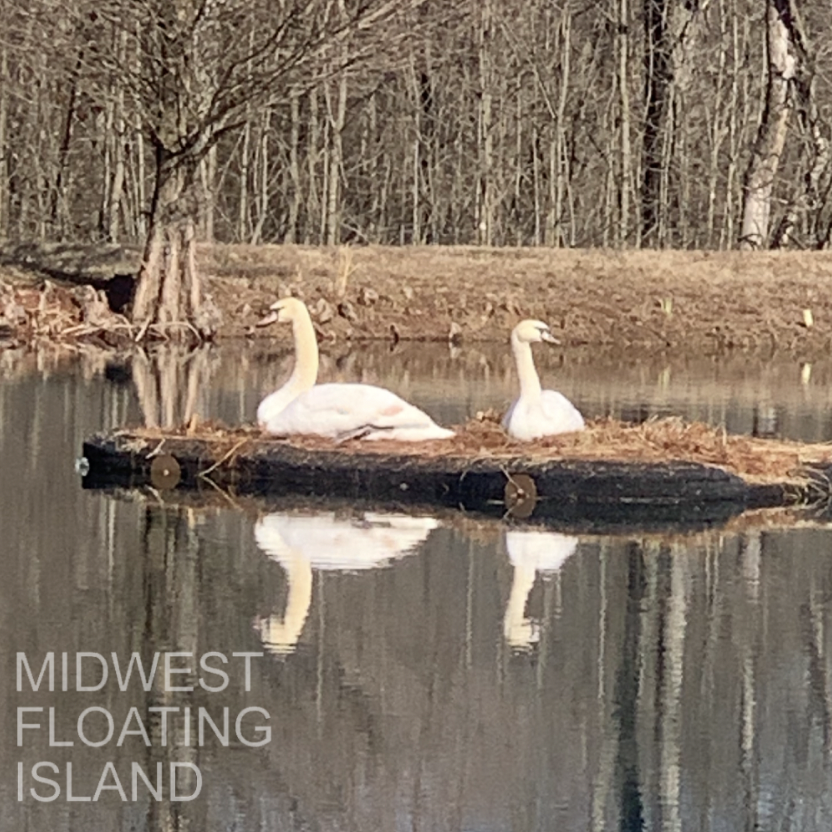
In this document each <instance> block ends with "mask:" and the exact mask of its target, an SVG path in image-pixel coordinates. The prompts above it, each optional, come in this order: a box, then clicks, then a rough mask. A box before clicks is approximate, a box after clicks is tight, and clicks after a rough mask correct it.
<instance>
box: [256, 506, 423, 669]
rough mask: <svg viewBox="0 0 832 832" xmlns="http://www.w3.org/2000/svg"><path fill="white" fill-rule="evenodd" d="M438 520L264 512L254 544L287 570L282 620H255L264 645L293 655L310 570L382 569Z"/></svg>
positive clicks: (305, 613)
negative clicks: (351, 517)
mask: <svg viewBox="0 0 832 832" xmlns="http://www.w3.org/2000/svg"><path fill="white" fill-rule="evenodd" d="M438 525H439V522H438V521H437V520H436V519H435V518H433V517H413V516H410V515H407V514H386V513H374V512H365V513H364V514H362V516H361V517H360V518H354V519H347V518H343V517H337V516H336V515H335V514H333V513H331V512H328V513H325V514H317V515H314V516H308V515H295V514H268V515H266V516H265V517H263V518H261V519H260V520H258V522H257V524H256V525H255V527H254V538H255V540H256V542H257V546H258V547H259V548H260V549H261V550H262V551H263V552H265V554H266V555H268V556H269V557H270V558H272V559H273V560H276V561H277V562H278V563H279V564H280V565H281V566H282V567H283V569H284V571H285V572H286V580H287V582H288V585H289V586H288V598H287V599H286V608H285V611H284V613H283V615H282V616H278V615H269V616H266V617H264V618H259V619H257V620H256V621H255V622H254V626H255V629H256V630H257V632H258V634H259V636H260V639H261V641H262V642H263V645H264V646H265V647H266V649H267V650H269V651H271V652H273V653H277V654H284V655H285V654H287V653H291V652H293V651H294V649H295V647H296V646H297V643H298V640H299V639H300V635H301V632H302V631H303V625H304V623H305V622H306V618H307V616H308V615H309V608H310V606H311V605H312V570H313V569H314V570H332V571H341V572H358V571H364V570H367V569H377V568H379V567H383V566H387V565H389V563H390V562H391V561H392V560H395V559H396V558H401V557H404V556H405V555H409V554H413V553H414V552H415V551H416V549H417V547H418V546H419V544H420V543H422V542H423V541H424V540H425V538H427V536H428V534H429V533H430V531H431V529H435V528H437V526H438Z"/></svg>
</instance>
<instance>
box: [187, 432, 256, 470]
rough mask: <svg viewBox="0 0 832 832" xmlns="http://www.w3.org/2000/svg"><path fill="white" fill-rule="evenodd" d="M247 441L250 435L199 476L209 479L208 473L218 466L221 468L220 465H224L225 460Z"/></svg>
mask: <svg viewBox="0 0 832 832" xmlns="http://www.w3.org/2000/svg"><path fill="white" fill-rule="evenodd" d="M246 442H248V437H246V438H245V439H241V440H240V441H239V442H238V443H237V444H236V445H235V446H234V447H233V448H232V449H231V450H230V451H229V452H228V453H227V454H225V456H223V457H222V459H218V460H217V461H216V462H215V463H214V464H213V465H212V466H211V467H210V468H206V470H204V471H200V472H199V474H198V476H200V477H202V478H204V479H208V474H210V473H211V471H214V470H216V469H217V468H219V466H220V465H222V464H223V462H225V461H226V460H227V459H228V458H229V457H230V456H231V455H232V454H233V453H235V452H236V451H237V450H238V449H239V448H241V447H242V446H243V445H245V443H246Z"/></svg>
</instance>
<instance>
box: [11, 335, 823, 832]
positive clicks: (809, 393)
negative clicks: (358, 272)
mask: <svg viewBox="0 0 832 832" xmlns="http://www.w3.org/2000/svg"><path fill="white" fill-rule="evenodd" d="M280 359H281V355H279V354H278V351H275V354H274V355H273V356H268V355H266V354H265V351H262V350H261V354H260V355H259V356H258V355H257V354H255V352H254V351H249V352H248V353H239V352H231V351H229V352H228V353H222V354H219V355H211V356H210V358H209V359H208V360H207V364H206V366H207V367H208V369H207V370H205V372H206V373H207V375H208V376H209V377H210V385H209V386H206V387H205V388H204V389H201V390H200V391H199V396H198V403H199V409H200V412H201V413H202V414H204V415H205V416H206V417H217V418H222V419H224V420H226V421H229V422H234V421H240V420H241V419H250V418H251V415H252V414H253V410H254V408H255V407H256V403H257V400H258V398H259V396H260V392H261V390H268V389H269V388H270V386H275V385H276V384H277V383H278V382H279V379H280V374H281V370H282V369H285V368H284V367H282V366H281V363H280ZM540 364H541V369H542V370H543V371H544V374H545V375H546V376H548V377H550V378H552V379H555V378H557V382H558V386H559V388H560V389H561V390H563V392H565V393H567V395H570V396H571V397H572V398H573V399H574V400H575V401H576V402H577V403H578V404H579V405H580V406H581V407H582V408H583V409H584V411H585V412H586V413H587V415H603V414H606V413H614V414H623V415H630V416H631V417H632V418H645V417H646V416H648V415H650V414H652V413H666V412H680V413H684V414H685V415H688V416H695V417H698V418H710V419H712V420H713V421H714V422H718V423H725V424H727V425H729V426H730V427H731V429H733V430H747V431H749V432H751V431H757V432H771V431H777V432H779V433H781V434H784V435H790V436H796V437H802V438H806V439H819V440H828V439H830V438H832V437H831V436H830V434H831V433H832V429H830V425H829V420H828V417H827V415H826V414H827V413H828V412H829V402H828V401H827V399H828V393H827V390H828V388H827V385H826V379H827V375H828V372H829V368H828V367H826V366H819V365H816V366H814V367H812V368H811V370H810V371H808V372H807V370H806V368H805V367H801V365H799V364H793V363H789V362H785V363H777V362H773V363H769V364H764V365H763V364H750V363H745V362H742V361H738V360H734V361H732V362H725V361H717V360H714V361H696V362H683V363H678V362H676V363H671V364H667V365H665V364H663V363H662V362H661V361H659V362H648V363H644V364H636V365H631V364H628V363H627V362H626V360H625V359H624V358H622V360H621V361H620V362H611V361H609V360H607V361H603V362H594V361H593V359H592V358H591V357H590V356H581V355H578V356H566V355H562V354H557V353H550V354H549V355H548V356H547V359H546V360H541V362H540ZM0 367H2V372H3V378H2V381H0V460H2V464H3V472H4V474H5V476H4V477H3V478H2V479H0V506H1V507H2V508H1V509H0V516H2V525H3V580H2V581H0V601H1V602H2V607H1V608H2V611H3V612H2V618H0V622H2V624H0V626H2V629H3V633H2V636H3V637H2V640H0V645H2V646H0V652H1V653H2V661H3V666H4V667H5V668H6V672H5V674H4V679H5V681H4V683H3V684H2V685H0V697H2V699H3V702H2V706H3V707H2V713H3V715H4V717H3V724H2V735H3V742H2V745H0V748H2V750H0V821H2V828H3V829H6V828H8V829H25V828H30V829H50V830H70V829H84V830H102V832H103V830H112V829H140V830H153V832H156V830H162V829H185V828H192V829H205V830H238V829H246V830H254V829H256V830H283V829H288V828H293V829H316V830H317V829H332V830H352V829H356V830H358V829H361V830H364V829H397V830H398V829H401V830H405V829H406V830H414V829H420V830H421V829H424V830H442V829H448V830H544V829H547V830H548V829H552V828H558V829H592V830H607V829H614V828H617V829H623V830H640V829H645V830H647V829H649V830H735V829H755V828H756V829H777V830H780V829H790V830H807V831H808V830H826V829H829V828H830V826H831V825H832V799H830V798H831V797H832V795H830V780H829V763H830V759H829V756H830V742H831V740H830V693H829V690H830V681H831V680H830V667H829V660H828V657H827V653H828V649H829V646H830V632H832V628H831V627H830V621H829V618H830V599H832V571H830V564H832V561H830V552H832V548H830V544H832V539H830V531H829V529H827V528H826V527H825V526H823V525H817V526H815V527H811V528H807V527H802V528H780V527H778V526H776V525H774V526H763V527H761V526H759V525H754V524H752V523H745V522H743V523H738V524H735V525H734V526H733V527H730V528H726V529H712V530H701V531H698V532H695V533H691V534H687V535H682V534H678V533H677V534H666V535H662V534H652V533H651V534H648V533H646V532H642V531H639V530H633V531H632V532H630V533H624V534H617V535H609V534H605V533H604V530H603V529H599V533H597V534H581V535H576V534H574V531H573V530H571V529H569V528H567V527H548V528H543V527H535V528H531V527H524V526H509V525H506V524H503V523H499V522H493V521H487V522H486V521H480V520H477V519H475V518H466V517H463V516H460V515H457V514H454V513H447V512H443V513H440V514H437V515H434V516H417V517H413V516H411V515H408V514H406V513H394V514H390V513H389V512H379V511H378V510H376V509H374V507H372V506H366V505H360V506H359V505H347V504H344V503H337V504H332V503H325V502H323V503H320V502H319V503H316V504H314V505H308V504H303V503H299V502H298V501H295V500H284V501H282V502H276V501H255V500H245V501H240V500H236V499H235V498H234V497H233V495H227V494H220V493H218V494H216V495H214V496H213V498H212V499H211V501H210V504H209V505H201V506H200V505H190V506H189V505H185V504H184V503H183V502H182V501H181V500H179V499H177V497H176V495H171V494H153V493H145V494H124V493H122V494H117V495H108V494H103V493H96V492H90V491H84V490H82V489H81V487H80V480H79V478H78V476H77V475H76V473H75V471H74V468H73V461H74V457H75V456H76V455H77V453H78V451H79V449H80V444H81V441H82V439H83V437H84V436H85V435H87V434H89V433H91V432H93V431H95V430H98V429H101V428H107V427H110V426H114V425H119V424H123V423H125V422H129V421H137V420H139V419H140V418H141V416H142V413H141V406H140V403H139V401H138V398H137V396H136V391H135V389H134V386H133V384H132V383H131V382H130V377H129V375H128V374H127V373H126V372H125V367H124V363H123V362H122V363H121V364H113V363H111V364H110V366H109V367H108V366H107V361H105V360H104V359H101V358H99V359H97V360H96V361H94V362H85V363H74V364H66V365H63V364H55V363H53V362H51V361H50V360H48V359H46V358H45V357H44V356H40V357H38V358H32V359H25V360H24V359H21V358H19V357H12V356H10V355H8V354H6V355H3V356H2V358H1V359H0ZM324 372H325V373H326V374H328V377H329V378H336V377H344V378H350V379H356V378H363V379H365V380H373V381H380V382H382V383H384V384H386V385H388V386H391V387H393V388H394V389H396V390H397V391H398V392H401V393H402V394H404V395H407V396H408V397H409V398H411V399H412V400H413V401H415V402H416V403H417V404H420V405H422V406H424V407H426V408H427V409H429V410H430V411H431V412H432V413H433V414H434V415H435V416H437V418H441V419H442V420H444V421H449V422H450V421H457V420H459V419H461V418H463V417H465V416H468V415H471V414H472V413H475V412H476V410H478V409H483V408H485V407H489V406H493V405H494V404H495V402H496V403H498V404H499V403H500V402H501V401H502V400H503V399H508V398H509V397H510V395H511V393H512V373H511V367H510V364H508V363H506V361H505V357H504V355H502V353H501V352H500V351H499V350H494V351H493V352H489V351H477V352H475V351H470V352H465V353H462V354H460V355H456V356H451V355H450V354H449V353H448V351H447V350H440V351H436V350H434V351H431V350H427V349H425V348H424V347H419V348H418V349H407V350H401V351H398V352H396V353H394V354H392V355H391V354H390V353H389V352H386V351H379V350H376V351H373V352H369V353H353V354H351V355H341V356H335V357H333V358H332V359H330V360H328V361H327V362H326V363H325V366H324ZM50 651H52V652H53V653H54V654H55V656H56V660H57V668H58V673H57V674H56V687H57V688H58V689H57V690H54V691H51V692H50V691H48V690H45V689H43V688H44V686H43V685H42V686H41V689H40V690H38V691H37V692H34V691H32V690H31V684H30V683H29V681H28V680H27V679H25V678H24V679H23V680H22V681H23V684H22V686H21V687H22V688H23V689H22V690H21V691H18V690H17V689H16V654H17V653H18V652H24V653H25V654H26V656H27V658H28V659H30V660H31V663H32V664H33V666H35V665H36V666H37V667H38V668H39V667H40V662H42V661H43V657H44V656H45V655H46V654H47V653H48V652H50ZM79 652H93V653H99V654H101V655H102V656H103V657H105V659H106V660H107V661H108V664H109V673H110V678H109V679H108V681H107V683H106V684H104V685H103V686H102V688H101V690H98V691H89V692H85V691H77V690H75V689H74V682H75V674H74V666H70V667H69V668H68V672H67V681H68V683H69V684H68V685H67V686H68V687H69V688H71V689H70V690H67V691H64V690H61V689H60V688H61V674H60V659H61V656H62V654H64V653H66V654H67V656H68V657H69V659H70V664H71V665H72V662H73V661H74V660H75V657H76V656H77V654H78V653H79ZM133 652H138V653H139V654H140V656H141V657H142V659H143V660H144V661H145V662H148V663H149V661H150V660H151V659H152V657H153V655H154V654H156V653H160V654H163V653H165V652H168V653H170V652H179V653H190V654H193V655H194V656H197V657H200V656H204V655H205V654H207V653H209V652H212V653H217V654H221V656H222V657H226V658H228V665H226V666H225V669H226V670H227V672H228V673H229V684H228V687H227V688H226V689H225V690H223V691H219V692H210V691H209V690H206V689H205V688H203V687H200V685H199V681H200V679H202V680H203V681H205V682H207V683H208V685H209V687H210V686H212V685H215V684H216V683H217V681H218V680H219V677H218V676H216V675H211V674H209V673H206V672H204V671H200V670H199V668H198V666H196V667H195V672H194V673H192V674H190V675H188V674H183V675H179V676H175V677H174V678H173V679H172V681H173V684H172V685H171V686H182V687H188V686H190V685H193V686H194V688H195V689H194V690H193V691H165V690H164V689H163V687H164V686H163V685H159V684H156V685H152V686H151V689H150V690H148V691H145V690H144V689H143V686H142V685H141V684H139V683H138V681H137V680H136V679H135V677H133V678H132V680H131V683H130V684H128V685H126V686H125V687H126V689H125V690H124V691H122V690H120V689H119V685H118V684H117V682H116V680H115V679H114V678H113V677H114V671H113V666H112V653H115V654H116V658H117V661H119V662H120V663H121V664H120V666H121V667H122V669H123V666H124V664H125V663H126V662H129V659H130V656H131V654H132V653H133ZM245 652H249V653H259V654H262V655H261V656H255V657H252V658H251V659H250V678H249V680H248V681H249V684H248V685H246V684H245V678H244V673H243V669H242V668H243V663H244V660H243V659H241V658H234V657H233V654H234V653H245ZM172 661H173V666H174V667H178V666H182V665H184V664H187V663H188V662H189V660H188V659H187V658H184V659H182V658H180V659H174V660H172ZM218 663H219V659H216V658H215V659H214V665H215V666H218ZM191 664H196V663H195V662H192V663H191ZM84 668H85V671H84V672H85V676H84V681H87V682H88V683H91V685H92V686H94V683H95V680H96V679H98V678H99V677H98V676H97V675H96V673H97V672H99V671H98V670H97V668H96V667H95V660H94V659H93V660H90V659H87V660H86V663H85V664H84ZM246 688H248V689H246ZM91 706H93V707H96V708H99V709H103V710H106V711H107V712H108V713H109V714H110V715H111V716H112V719H113V723H114V726H115V736H114V738H113V739H112V740H111V741H110V742H107V743H105V744H103V745H102V746H101V747H97V748H96V747H90V746H88V745H85V744H84V743H83V741H82V740H81V739H80V738H79V735H78V726H77V720H78V716H79V714H81V712H83V711H84V710H85V709H86V708H89V707H91ZM19 707H42V708H45V709H48V708H50V707H51V708H54V733H53V736H52V741H53V742H54V741H59V742H68V741H73V742H74V745H73V746H71V747H70V746H58V745H55V744H52V745H50V731H49V725H48V722H49V719H48V713H49V712H48V710H45V711H43V712H42V715H38V713H37V712H27V714H26V715H25V716H24V717H23V721H24V722H40V723H41V726H42V727H41V728H39V729H24V730H23V731H22V732H21V745H20V746H18V744H17V734H18V714H17V712H16V709H17V708H19ZM186 707H187V708H190V709H191V714H192V716H193V719H192V720H191V721H190V727H191V731H190V733H191V736H190V737H188V736H186V734H185V730H184V724H185V720H184V719H175V718H174V716H173V714H174V712H172V711H171V712H169V713H170V714H171V717H170V719H171V722H170V725H169V726H168V727H169V736H168V740H169V744H168V745H165V746H163V745H162V743H161V735H160V711H158V710H155V711H154V710H151V709H154V708H155V709H158V708H178V709H180V710H179V711H177V712H176V715H178V716H181V715H182V714H183V713H184V708H186ZM131 708H135V712H132V711H131ZM200 708H202V709H203V711H202V712H200V710H199V709H200ZM247 708H249V709H252V708H253V709H261V710H257V711H254V710H252V711H249V713H248V715H247V717H245V718H244V719H243V720H242V722H241V724H240V730H239V731H235V726H234V723H235V720H236V717H237V716H238V715H239V714H240V713H241V712H243V711H244V710H245V709H247ZM226 712H227V713H228V715H229V730H228V743H227V745H226V744H224V743H223V741H221V740H220V739H219V738H218V737H217V733H220V734H223V731H222V720H223V715H224V714H225V713H226ZM263 712H265V713H266V714H268V717H269V719H268V720H266V719H265V716H264V715H263ZM131 713H134V714H135V716H134V717H132V718H133V720H134V721H133V722H132V724H131V727H132V728H133V729H136V725H137V722H136V720H137V719H140V720H141V721H142V723H143V724H146V725H147V726H148V732H149V736H148V740H149V745H148V744H146V743H145V741H144V739H143V737H142V736H141V735H140V734H137V733H133V734H130V735H126V736H125V738H124V742H123V744H122V745H121V746H118V745H117V742H116V740H117V738H118V735H119V733H120V732H121V730H122V728H123V726H124V724H125V722H126V721H127V720H128V718H130V715H131ZM200 713H202V714H207V715H208V716H209V717H210V718H211V719H212V720H213V722H214V723H215V724H216V725H217V726H218V727H219V729H220V730H219V732H215V731H214V730H213V729H212V728H211V727H210V726H209V725H208V724H207V722H205V721H203V726H202V727H203V729H204V732H203V737H202V742H199V736H198V727H199V726H198V715H199V714H200ZM96 718H99V721H96ZM88 720H89V721H88V723H85V725H86V727H87V728H88V733H89V735H90V737H91V738H93V739H96V738H101V737H104V736H105V733H102V732H105V731H106V724H105V720H103V717H102V716H101V712H100V711H99V712H96V713H92V714H91V715H90V716H89V717H88ZM265 725H268V726H269V727H270V728H271V736H270V741H269V742H268V743H265V744H263V745H260V746H255V745H252V744H246V741H248V742H249V743H251V742H252V741H256V740H257V739H258V738H262V736H263V735H262V734H258V733H257V729H258V728H260V727H262V726H265ZM174 743H175V744H174ZM40 762H51V763H53V764H54V765H55V766H57V767H58V770H59V775H57V776H54V775H52V774H50V773H49V771H47V769H40V771H41V772H42V773H43V774H44V775H45V776H47V777H50V778H52V779H54V780H56V781H57V782H58V786H59V788H60V789H61V793H60V795H59V797H58V798H57V799H55V800H54V801H53V802H39V801H38V800H36V799H35V798H34V797H33V796H32V795H31V793H30V791H29V790H30V789H31V788H34V789H35V791H36V792H37V793H38V794H39V795H41V796H44V795H45V796H48V795H50V794H52V793H53V791H54V789H53V787H51V786H49V785H46V784H44V783H37V782H35V781H33V780H32V777H31V771H32V768H33V766H35V765H36V764H37V763H40ZM171 762H176V763H180V764H189V765H191V766H194V767H196V769H198V771H199V772H200V775H201V778H202V785H201V791H200V793H199V796H198V797H197V798H196V799H194V800H193V801H189V802H176V803H171V802H169V801H168V800H167V799H162V800H158V801H157V800H154V799H151V794H150V792H149V790H148V789H147V788H146V787H145V786H143V785H142V784H140V787H139V789H138V790H137V795H136V796H137V798H138V799H137V800H136V801H133V800H132V796H133V795H132V791H131V785H132V784H131V771H132V767H133V765H134V764H135V765H138V766H140V767H141V768H142V770H143V771H145V772H150V773H152V774H153V775H154V776H155V772H156V765H157V763H162V764H163V770H164V771H168V770H169V769H168V766H169V765H170V763H171ZM20 763H22V771H23V779H22V787H23V788H22V799H19V788H20V786H21V782H19V764H20ZM108 763H112V770H113V771H114V772H115V773H116V775H115V776H117V777H118V778H119V780H120V782H121V783H122V784H123V787H124V789H125V797H126V798H127V800H125V801H122V799H121V795H120V794H119V793H118V791H117V790H116V789H109V790H105V791H102V792H101V793H100V796H99V800H98V801H93V800H89V801H83V800H72V801H69V800H68V799H67V797H68V795H67V788H66V772H67V767H68V764H71V765H72V774H73V781H72V788H73V797H75V798H77V797H85V796H89V797H92V796H93V795H94V794H95V791H96V788H97V786H98V784H99V781H100V779H101V775H102V772H103V771H104V770H105V768H106V767H107V764H108ZM180 771H182V772H187V771H193V769H188V768H187V767H184V768H181V769H180ZM106 782H107V784H108V785H113V783H114V782H115V781H114V779H113V777H110V778H109V779H108V780H107V781H106ZM179 785H180V787H181V789H182V790H183V792H184V793H185V794H188V793H189V789H190V790H193V788H194V785H195V780H194V778H193V777H191V778H190V780H189V779H188V778H187V777H182V778H181V780H180V782H179Z"/></svg>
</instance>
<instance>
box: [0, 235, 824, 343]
mask: <svg viewBox="0 0 832 832" xmlns="http://www.w3.org/2000/svg"><path fill="white" fill-rule="evenodd" d="M15 251H18V250H8V249H7V250H6V251H5V253H4V255H3V256H2V258H0V349H2V348H4V347H6V348H8V347H9V346H28V345H32V344H36V343H38V342H41V343H42V342H44V341H48V342H56V343H57V342H72V341H82V340H87V341H91V342H94V343H99V344H101V345H102V346H105V347H107V346H112V347H116V348H117V347H120V346H124V345H129V344H130V343H131V341H132V340H133V339H132V338H131V328H130V326H129V322H128V321H127V319H126V318H124V317H122V316H121V315H118V314H116V313H114V312H113V311H112V310H111V309H110V308H109V307H108V304H107V297H106V296H105V293H107V292H108V290H109V288H110V287H113V288H114V289H118V290H119V291H121V292H122V293H123V290H124V282H125V279H127V274H128V273H129V271H130V270H132V269H134V268H135V266H136V265H137V263H138V252H137V250H130V249H123V250H122V249H118V248H117V247H112V246H111V247H109V248H105V247H87V248H84V247H66V246H65V247H63V248H61V249H60V250H56V251H52V250H50V249H49V247H44V248H43V249H41V250H38V251H36V252H35V253H34V254H33V253H31V252H30V251H29V250H28V249H27V251H29V253H28V254H26V255H25V257H23V256H22V255H21V254H20V253H19V251H18V253H17V254H15ZM12 261H15V262H12ZM198 267H199V268H200V269H201V271H202V272H203V274H204V275H205V277H206V278H207V283H208V288H209V292H210V293H211V295H212V297H213V300H214V302H215V304H216V305H217V306H218V308H219V309H220V311H221V313H222V318H223V323H222V324H221V325H220V327H219V330H218V333H217V340H218V341H227V340H232V339H240V338H243V339H250V340H252V341H253V342H257V343H263V342H269V341H272V340H276V341H286V342H288V340H289V332H288V331H287V330H286V328H285V327H281V326H279V325H275V326H273V327H270V328H268V329H261V330H257V329H255V327H254V324H255V323H256V321H257V320H258V319H259V317H260V316H261V315H262V314H263V312H264V311H265V310H266V309H267V308H268V306H269V305H270V303H272V302H273V301H274V300H275V299H277V298H278V297H282V296H286V295H288V294H294V295H296V296H299V297H301V298H302V299H303V300H305V301H306V303H307V305H308V306H309V307H310V311H311V313H312V317H313V320H314V322H315V327H316V330H317V332H318V337H319V340H320V341H321V343H322V346H324V347H325V346H326V344H327V343H330V344H332V343H344V342H362V341H381V342H385V341H386V342H394V341H399V340H401V341H412V342H420V341H430V342H448V341H452V342H453V343H459V344H465V343H471V344H473V343H484V342H504V341H506V340H507V338H508V333H509V332H510V330H511V327H512V326H513V325H514V324H515V323H516V322H517V321H518V320H520V319H521V318H524V317H533V318H539V319H541V320H544V321H546V322H547V323H549V325H550V326H551V327H552V330H553V333H554V334H555V335H556V337H558V338H559V339H560V340H561V342H562V344H563V347H564V348H566V349H569V348H577V347H583V348H591V349H598V350H600V351H614V350H620V349H624V350H628V351H632V352H634V353H639V354H642V355H644V354H650V353H663V354H664V353H668V354H674V353H676V354H682V355H713V354H720V353H731V352H738V351H739V352H749V353H756V354H763V355H765V354H768V353H773V352H778V351H783V352H787V353H789V354H790V355H793V356H795V357H797V358H801V357H802V358H812V357H816V356H819V355H821V354H827V353H829V352H830V351H832V280H830V276H832V253H830V252H795V251H774V252H768V251H766V252H737V251H727V252H702V251H648V250H638V251H635V250H634V251H607V250H578V249H528V248H524V249H514V248H512V249H484V248H473V247H430V246H423V247H417V248H414V247H403V248H393V247H379V246H365V247H345V246H342V247H338V248H332V249H327V248H316V247H305V246H294V245H293V246H283V245H280V246H278V245H261V246H242V245H206V244H202V245H200V247H199V252H198ZM90 282H92V285H90Z"/></svg>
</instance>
